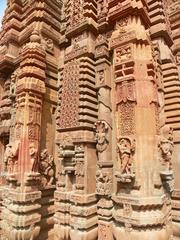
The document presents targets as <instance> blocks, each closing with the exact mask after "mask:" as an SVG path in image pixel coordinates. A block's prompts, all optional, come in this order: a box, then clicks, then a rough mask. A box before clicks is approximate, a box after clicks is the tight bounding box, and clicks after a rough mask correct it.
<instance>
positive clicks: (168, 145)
mask: <svg viewBox="0 0 180 240" xmlns="http://www.w3.org/2000/svg"><path fill="white" fill-rule="evenodd" d="M173 146H174V144H173V129H172V128H171V127H169V126H167V125H165V126H163V127H162V128H161V136H160V140H159V158H160V162H161V168H162V170H161V171H160V176H161V179H162V182H163V185H164V187H165V189H166V190H167V191H168V192H172V191H173V189H174V176H173V170H172V153H173Z"/></svg>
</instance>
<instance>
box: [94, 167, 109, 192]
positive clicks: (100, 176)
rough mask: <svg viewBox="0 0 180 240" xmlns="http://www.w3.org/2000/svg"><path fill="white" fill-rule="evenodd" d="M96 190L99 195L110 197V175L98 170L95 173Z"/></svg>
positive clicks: (103, 170) (105, 171)
mask: <svg viewBox="0 0 180 240" xmlns="http://www.w3.org/2000/svg"><path fill="white" fill-rule="evenodd" d="M96 189H97V194H99V195H110V194H111V190H112V173H111V172H110V171H107V170H105V169H98V171H97V173H96Z"/></svg>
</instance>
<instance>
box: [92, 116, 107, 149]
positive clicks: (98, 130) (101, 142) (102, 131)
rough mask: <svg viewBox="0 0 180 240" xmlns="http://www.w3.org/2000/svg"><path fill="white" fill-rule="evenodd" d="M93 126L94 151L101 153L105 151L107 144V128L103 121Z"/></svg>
mask: <svg viewBox="0 0 180 240" xmlns="http://www.w3.org/2000/svg"><path fill="white" fill-rule="evenodd" d="M94 125H95V127H94V129H95V140H96V149H97V151H98V152H99V153H101V152H103V151H105V150H106V148H107V146H108V144H109V136H108V133H109V126H108V124H107V123H106V122H105V121H98V122H96V123H95V124H94Z"/></svg>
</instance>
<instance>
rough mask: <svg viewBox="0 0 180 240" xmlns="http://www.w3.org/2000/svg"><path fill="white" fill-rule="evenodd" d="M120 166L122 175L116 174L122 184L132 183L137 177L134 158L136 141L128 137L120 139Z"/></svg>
mask: <svg viewBox="0 0 180 240" xmlns="http://www.w3.org/2000/svg"><path fill="white" fill-rule="evenodd" d="M117 153H118V164H119V165H120V167H119V168H120V173H116V176H117V177H119V180H120V181H121V182H131V181H132V179H133V178H134V177H135V175H134V166H133V163H134V162H133V156H134V153H135V140H134V139H130V138H128V137H119V138H118V142H117Z"/></svg>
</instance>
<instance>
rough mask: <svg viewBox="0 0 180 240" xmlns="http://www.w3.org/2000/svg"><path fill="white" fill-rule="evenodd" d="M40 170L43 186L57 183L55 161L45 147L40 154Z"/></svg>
mask: <svg viewBox="0 0 180 240" xmlns="http://www.w3.org/2000/svg"><path fill="white" fill-rule="evenodd" d="M39 172H40V174H41V185H42V187H46V186H51V185H53V184H55V163H54V158H53V156H52V155H49V153H48V150H47V149H44V150H42V151H41V154H40V162H39Z"/></svg>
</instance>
